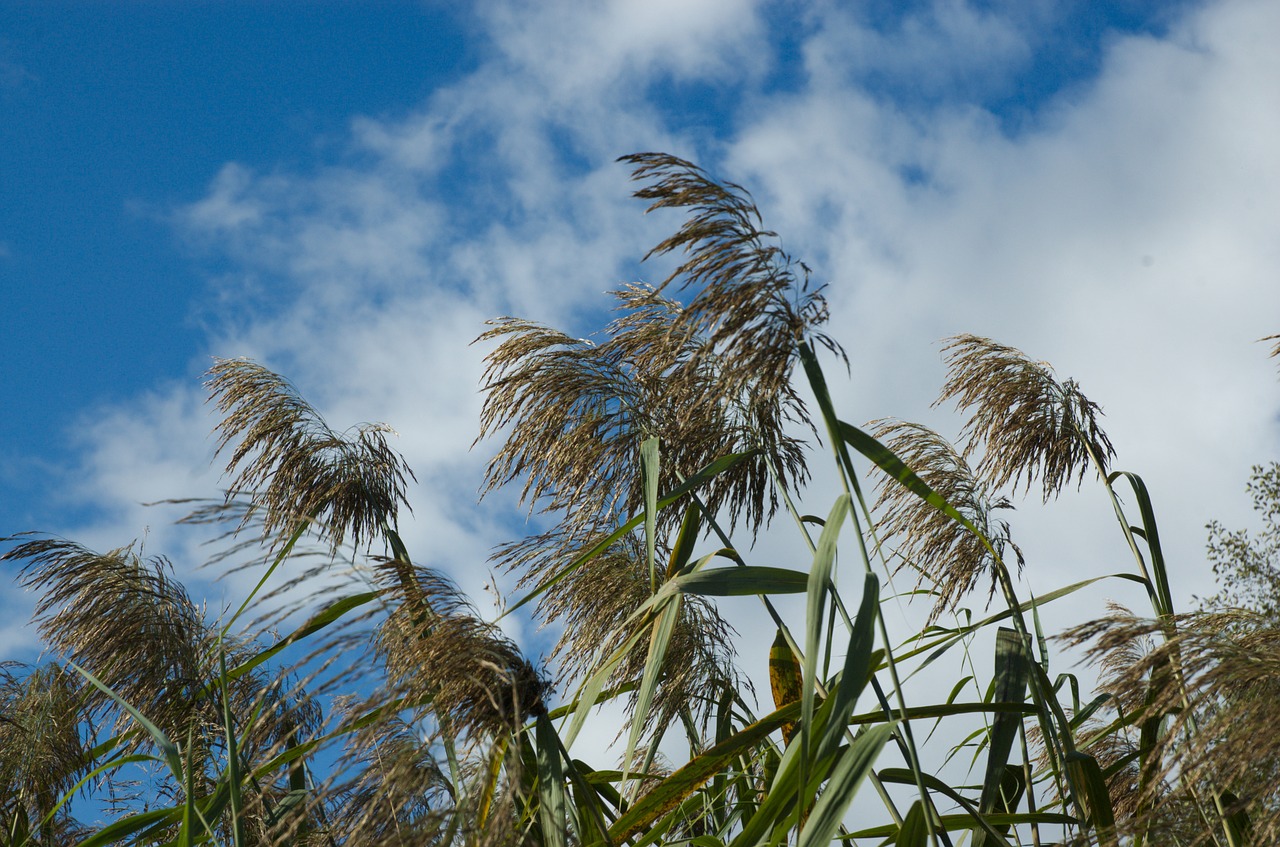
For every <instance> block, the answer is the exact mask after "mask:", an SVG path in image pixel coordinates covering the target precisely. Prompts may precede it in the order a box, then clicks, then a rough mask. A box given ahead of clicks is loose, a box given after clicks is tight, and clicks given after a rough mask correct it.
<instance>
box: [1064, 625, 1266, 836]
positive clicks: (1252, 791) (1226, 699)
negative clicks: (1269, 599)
mask: <svg viewBox="0 0 1280 847" xmlns="http://www.w3.org/2000/svg"><path fill="white" fill-rule="evenodd" d="M1176 624H1177V627H1176V632H1177V635H1176V636H1175V637H1172V638H1169V637H1168V631H1169V628H1168V622H1167V621H1166V620H1156V619H1147V618H1139V617H1136V616H1134V615H1132V614H1129V613H1127V612H1126V611H1125V610H1123V609H1116V610H1114V611H1113V613H1112V614H1111V615H1109V616H1107V617H1105V618H1101V619H1098V620H1095V621H1091V622H1088V623H1086V624H1082V625H1080V626H1077V627H1074V628H1073V629H1071V630H1069V631H1068V632H1067V633H1066V634H1065V635H1064V636H1063V637H1064V638H1065V639H1066V640H1067V641H1068V642H1069V643H1071V644H1073V645H1086V646H1087V651H1088V655H1089V656H1090V657H1091V658H1093V659H1095V660H1099V661H1101V662H1103V665H1104V670H1106V671H1107V673H1106V674H1105V676H1104V677H1103V689H1104V690H1105V691H1107V692H1109V693H1111V694H1112V695H1113V697H1115V698H1116V702H1117V703H1119V704H1121V707H1122V708H1123V709H1126V710H1127V711H1128V714H1129V715H1137V716H1139V717H1140V718H1143V719H1145V718H1149V717H1150V718H1154V719H1163V720H1164V722H1165V726H1164V727H1163V729H1162V731H1161V732H1160V733H1159V734H1158V735H1157V736H1155V737H1153V739H1152V747H1151V749H1150V752H1149V753H1148V762H1149V766H1148V771H1147V773H1146V774H1145V775H1144V777H1145V778H1144V779H1143V786H1144V788H1143V792H1142V795H1141V796H1140V799H1141V801H1142V802H1141V804H1140V806H1141V809H1142V810H1143V811H1142V814H1141V816H1140V817H1139V818H1138V819H1136V820H1134V821H1132V822H1131V825H1132V826H1133V827H1135V828H1136V827H1142V828H1147V829H1150V830H1151V831H1152V833H1153V840H1152V843H1156V841H1155V840H1154V839H1155V837H1156V836H1157V835H1159V836H1162V837H1163V838H1164V839H1165V840H1168V843H1173V842H1172V840H1169V839H1170V836H1171V835H1176V837H1177V838H1178V839H1179V840H1178V843H1184V844H1210V843H1214V841H1215V835H1214V831H1215V829H1216V830H1217V833H1218V836H1220V834H1221V829H1220V827H1216V826H1215V825H1214V823H1213V821H1212V820H1210V821H1205V820H1204V819H1203V817H1202V815H1203V814H1204V812H1205V811H1206V810H1207V811H1208V812H1209V814H1211V815H1216V811H1215V802H1214V800H1213V794H1214V792H1215V791H1216V792H1218V793H1219V795H1220V798H1221V802H1222V806H1223V807H1224V811H1225V812H1226V814H1227V815H1228V816H1231V815H1235V814H1237V813H1240V812H1247V814H1248V816H1249V825H1250V827H1251V831H1252V839H1253V840H1252V841H1250V842H1249V843H1254V844H1274V843H1277V841H1278V840H1280V808H1278V807H1276V805H1275V803H1274V798H1273V796H1272V795H1273V794H1274V791H1273V790H1272V789H1273V786H1275V785H1276V784H1277V780H1280V737H1277V735H1276V732H1275V727H1276V726H1277V725H1280V658H1277V657H1280V628H1278V627H1277V626H1276V622H1275V620H1274V619H1272V618H1269V617H1267V616H1266V615H1263V614H1260V613H1258V612H1256V611H1253V610H1248V609H1239V608H1236V609H1227V610H1224V611H1215V612H1197V613H1192V614H1187V615H1179V616H1178V618H1177V621H1176ZM1197 807H1199V809H1200V811H1199V812H1198V813H1197V812H1196V811H1195V810H1196V808H1197ZM1165 840H1162V841H1161V842H1160V843H1165Z"/></svg>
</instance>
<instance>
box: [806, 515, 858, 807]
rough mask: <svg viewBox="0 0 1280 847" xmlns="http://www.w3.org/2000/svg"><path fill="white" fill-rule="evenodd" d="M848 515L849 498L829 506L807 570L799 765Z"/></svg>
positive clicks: (810, 744)
mask: <svg viewBox="0 0 1280 847" xmlns="http://www.w3.org/2000/svg"><path fill="white" fill-rule="evenodd" d="M848 515H849V495H847V494H841V495H840V496H839V497H837V498H836V502H835V504H834V505H832V507H831V513H830V514H829V515H827V523H826V525H825V526H823V528H822V535H821V536H819V538H818V549H817V551H816V552H815V553H814V555H813V566H812V567H811V568H810V570H809V586H808V602H807V603H806V606H805V631H804V632H805V640H804V645H805V646H804V688H803V689H802V691H801V697H800V743H801V746H802V748H803V751H804V752H803V756H804V758H803V760H802V762H807V761H808V758H809V750H810V749H812V747H813V746H814V743H815V742H814V739H813V729H812V725H813V702H814V698H815V696H816V695H817V681H818V655H819V653H820V650H821V643H822V622H823V619H824V618H825V617H826V613H825V612H826V603H827V592H828V590H829V587H830V585H831V578H832V574H833V572H834V569H835V561H836V543H837V541H838V540H839V538H840V530H841V529H843V528H844V523H845V519H846V518H847V517H848ZM804 770H805V769H804V767H803V764H802V767H801V777H800V782H801V784H802V785H803V784H805V783H806V782H807V779H806V776H805V773H804Z"/></svg>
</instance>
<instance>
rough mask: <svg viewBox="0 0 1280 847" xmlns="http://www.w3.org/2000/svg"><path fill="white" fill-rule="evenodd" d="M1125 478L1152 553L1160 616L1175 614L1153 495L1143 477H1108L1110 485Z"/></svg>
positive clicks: (1127, 472)
mask: <svg viewBox="0 0 1280 847" xmlns="http://www.w3.org/2000/svg"><path fill="white" fill-rule="evenodd" d="M1121 476H1123V477H1124V478H1125V480H1126V481H1127V482H1128V483H1129V485H1130V486H1131V487H1132V488H1133V494H1134V497H1135V498H1137V501H1138V512H1139V514H1141V515H1142V533H1141V536H1142V538H1143V539H1144V540H1145V541H1146V542H1147V549H1148V550H1149V551H1150V553H1151V579H1152V580H1153V581H1154V582H1155V586H1154V588H1155V593H1156V598H1157V599H1158V601H1159V605H1158V607H1157V608H1156V614H1158V615H1171V614H1173V594H1172V592H1170V590H1169V572H1168V569H1167V568H1166V566H1165V563H1164V550H1163V549H1162V548H1161V546H1160V530H1159V528H1158V527H1157V526H1156V513H1155V509H1154V508H1153V507H1152V505H1151V495H1150V493H1149V492H1148V491H1147V484H1146V483H1145V482H1143V481H1142V477H1140V476H1138V475H1137V474H1135V473H1130V472H1129V471H1117V472H1116V473H1113V474H1111V476H1110V477H1108V479H1107V481H1108V482H1109V483H1111V482H1114V481H1115V480H1116V479H1117V478H1118V477H1121Z"/></svg>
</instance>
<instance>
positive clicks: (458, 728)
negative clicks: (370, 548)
mask: <svg viewBox="0 0 1280 847" xmlns="http://www.w3.org/2000/svg"><path fill="white" fill-rule="evenodd" d="M377 570H378V581H379V583H380V584H381V585H382V590H383V594H384V596H385V597H387V598H388V599H391V600H393V601H394V602H393V603H392V605H391V606H390V609H389V612H388V614H387V617H386V618H385V620H383V621H382V623H381V624H380V625H379V627H378V631H377V644H376V647H377V651H378V654H379V656H380V657H381V659H382V663H383V666H384V668H385V674H386V681H385V687H386V689H387V692H388V693H389V695H390V697H391V698H395V697H404V698H406V703H408V704H418V705H419V707H420V708H422V709H424V710H425V712H426V713H430V714H434V715H435V716H436V717H437V718H438V719H439V720H440V721H443V722H445V723H446V724H447V725H448V726H449V727H450V732H453V733H456V734H457V737H458V738H459V739H466V740H468V741H471V742H480V741H491V740H493V739H494V738H499V737H502V736H503V735H504V734H509V733H511V732H514V731H516V730H518V729H519V727H520V726H522V725H523V723H524V721H526V720H527V719H528V718H529V717H530V716H532V715H536V714H539V713H540V712H543V711H545V710H546V704H545V698H546V697H547V695H548V694H549V693H550V686H549V685H548V683H547V682H546V681H545V680H544V679H543V678H542V675H541V674H540V673H539V672H538V669H537V668H535V667H534V665H533V664H532V663H531V662H530V661H529V660H528V659H527V658H525V656H524V655H523V654H522V653H521V652H520V649H519V648H518V647H517V646H516V645H515V644H514V643H513V642H512V641H511V640H510V639H509V638H507V637H506V636H505V635H503V633H502V631H501V630H500V629H498V627H497V626H495V625H493V624H490V623H487V622H485V621H483V620H481V619H480V617H479V615H478V614H477V613H476V611H475V609H474V608H472V606H471V604H470V603H469V602H468V601H467V599H466V598H465V597H464V596H463V595H462V594H461V593H460V592H459V591H458V590H457V588H456V587H455V586H454V585H453V584H452V583H451V582H449V581H448V580H447V579H445V578H444V577H443V576H441V575H440V574H438V573H436V572H434V571H432V570H430V569H427V568H421V567H419V568H414V578H413V580H412V581H411V582H410V583H409V584H410V585H412V587H413V592H414V596H412V597H411V596H407V595H406V593H405V582H404V580H403V578H402V577H403V568H402V567H401V566H400V563H397V562H394V561H389V562H384V563H382V564H380V565H379V566H378V569H377Z"/></svg>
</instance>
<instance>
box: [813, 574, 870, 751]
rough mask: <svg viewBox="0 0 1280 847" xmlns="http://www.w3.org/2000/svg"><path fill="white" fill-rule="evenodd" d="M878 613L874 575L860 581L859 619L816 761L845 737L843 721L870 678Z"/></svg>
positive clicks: (834, 692) (833, 698) (850, 639)
mask: <svg viewBox="0 0 1280 847" xmlns="http://www.w3.org/2000/svg"><path fill="white" fill-rule="evenodd" d="M879 613H880V580H879V579H877V578H876V576H875V574H871V573H869V574H867V575H866V576H865V577H864V579H863V585H862V602H861V603H860V604H859V607H858V616H857V617H856V618H855V619H854V622H853V631H852V632H851V633H850V634H849V648H848V651H847V652H846V653H845V659H844V670H843V671H841V673H840V681H839V683H838V684H837V685H836V687H835V690H834V691H832V692H831V695H830V696H831V698H832V702H833V705H832V718H831V720H830V721H829V722H828V723H827V725H826V727H824V728H823V731H822V737H821V739H820V740H819V742H818V747H817V758H819V759H821V758H823V757H825V756H826V755H828V754H829V753H830V752H831V751H833V750H834V749H835V747H836V746H837V745H838V744H839V743H840V740H841V738H842V737H843V735H844V732H845V728H846V724H845V719H846V718H848V717H849V715H850V714H851V713H852V712H853V709H854V706H856V705H857V702H858V696H859V695H860V694H862V689H864V688H865V687H866V685H867V680H868V679H870V677H871V670H872V665H871V663H872V655H873V649H874V647H875V640H876V634H875V624H876V615H878V614H879Z"/></svg>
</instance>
